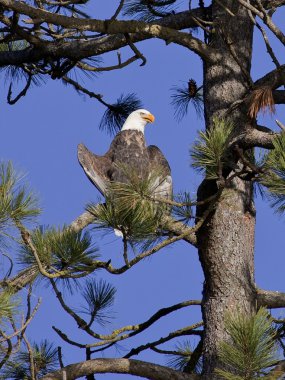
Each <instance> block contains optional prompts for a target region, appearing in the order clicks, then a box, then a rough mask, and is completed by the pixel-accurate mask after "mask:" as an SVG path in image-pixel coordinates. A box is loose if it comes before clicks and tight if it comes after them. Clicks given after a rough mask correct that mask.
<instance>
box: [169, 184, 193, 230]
mask: <svg viewBox="0 0 285 380" xmlns="http://www.w3.org/2000/svg"><path fill="white" fill-rule="evenodd" d="M174 201H176V202H178V203H181V204H183V206H173V207H172V214H173V215H174V216H175V217H176V218H177V219H178V220H179V221H181V222H184V223H189V222H190V221H191V219H193V210H192V206H191V204H192V203H193V202H194V201H193V199H191V195H190V194H189V193H187V192H186V191H184V192H182V193H179V194H178V195H176V196H175V197H174Z"/></svg>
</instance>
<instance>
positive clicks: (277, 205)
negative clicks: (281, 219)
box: [260, 133, 285, 213]
mask: <svg viewBox="0 0 285 380" xmlns="http://www.w3.org/2000/svg"><path fill="white" fill-rule="evenodd" d="M273 146H274V149H272V150H270V151H269V153H268V154H267V155H266V156H265V157H264V166H263V167H264V174H262V175H261V177H260V183H261V184H262V185H263V186H265V187H266V189H267V197H268V199H269V200H270V202H271V207H273V208H274V209H275V210H276V212H278V213H283V212H284V211H285V133H281V134H280V135H279V136H277V137H276V138H274V140H273Z"/></svg>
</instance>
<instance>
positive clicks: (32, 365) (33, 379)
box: [23, 334, 36, 380]
mask: <svg viewBox="0 0 285 380" xmlns="http://www.w3.org/2000/svg"><path fill="white" fill-rule="evenodd" d="M23 339H24V342H25V343H26V346H27V349H28V353H29V360H30V373H31V380H36V370H35V363H34V354H33V349H32V347H31V345H30V343H29V341H28V339H27V338H26V335H25V334H23Z"/></svg>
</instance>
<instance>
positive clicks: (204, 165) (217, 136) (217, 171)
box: [190, 118, 233, 179]
mask: <svg viewBox="0 0 285 380" xmlns="http://www.w3.org/2000/svg"><path fill="white" fill-rule="evenodd" d="M232 130H233V124H232V123H231V122H229V121H227V120H225V119H217V118H216V119H214V120H213V124H212V126H211V128H210V129H209V130H207V131H206V132H202V131H200V132H199V138H198V140H197V141H196V143H195V144H194V146H193V148H192V149H191V151H190V155H191V158H192V160H193V163H192V166H193V167H194V168H196V169H197V170H198V171H199V172H202V173H205V174H206V177H207V178H208V179H217V178H219V177H220V175H221V174H222V169H223V166H224V163H225V162H227V148H228V141H229V137H230V135H231V133H232Z"/></svg>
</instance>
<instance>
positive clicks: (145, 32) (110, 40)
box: [0, 0, 214, 66]
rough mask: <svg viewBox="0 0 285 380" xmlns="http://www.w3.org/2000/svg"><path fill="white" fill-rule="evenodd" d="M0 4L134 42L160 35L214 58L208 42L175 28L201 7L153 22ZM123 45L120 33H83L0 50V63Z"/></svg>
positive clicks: (5, 0)
mask: <svg viewBox="0 0 285 380" xmlns="http://www.w3.org/2000/svg"><path fill="white" fill-rule="evenodd" d="M0 4H2V5H3V6H5V7H7V8H10V9H17V12H19V13H24V14H28V15H29V16H31V17H32V18H33V17H36V18H37V19H39V20H40V21H41V20H42V21H47V22H51V23H53V22H54V23H57V24H60V25H61V24H62V25H63V24H64V25H63V26H65V27H67V28H69V27H70V28H71V29H73V30H74V29H78V30H82V31H86V30H89V31H91V30H97V31H100V32H102V33H104V34H106V33H107V34H118V33H132V34H131V41H132V42H133V43H135V42H138V41H142V40H145V39H148V38H152V37H157V38H161V39H164V40H165V41H168V42H175V43H178V44H182V45H183V46H186V47H187V48H189V49H191V50H193V51H195V52H197V54H199V55H201V56H203V57H205V58H206V57H208V58H210V57H212V58H213V59H214V54H213V50H212V49H211V48H210V47H209V46H207V45H206V44H204V43H203V42H201V41H200V40H199V39H197V38H195V37H193V36H191V34H189V33H183V32H181V33H180V32H178V30H182V29H185V28H189V27H191V26H195V22H194V21H193V20H192V18H191V16H192V15H193V16H198V17H200V18H203V17H204V12H203V11H202V10H201V9H195V10H193V11H187V12H181V13H177V14H175V15H171V16H167V17H164V18H163V19H161V20H157V21H155V23H144V22H142V21H117V20H114V21H109V22H108V21H107V22H105V21H103V20H86V19H79V18H71V17H67V16H62V15H57V14H53V13H50V12H47V11H44V10H41V9H37V8H33V7H30V6H28V5H26V4H24V3H22V2H17V1H13V0H0ZM52 20H53V21H52ZM126 45H127V42H126V40H125V37H124V36H123V35H121V34H120V35H115V36H105V35H104V36H102V37H99V38H98V37H97V38H93V39H91V40H88V41H86V40H84V36H82V40H80V41H79V40H76V41H64V43H63V42H62V41H59V42H58V41H55V42H51V41H45V43H44V45H43V46H41V49H37V48H36V47H31V48H28V49H25V50H22V51H14V52H2V53H1V54H0V66H5V65H8V64H11V65H13V64H15V65H19V64H21V63H24V62H37V61H39V60H40V59H44V58H48V57H52V58H60V57H67V58H70V59H74V60H79V59H82V58H85V57H90V56H96V55H100V54H103V53H105V52H109V51H113V50H117V49H119V48H121V47H123V46H126Z"/></svg>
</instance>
